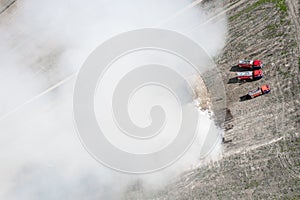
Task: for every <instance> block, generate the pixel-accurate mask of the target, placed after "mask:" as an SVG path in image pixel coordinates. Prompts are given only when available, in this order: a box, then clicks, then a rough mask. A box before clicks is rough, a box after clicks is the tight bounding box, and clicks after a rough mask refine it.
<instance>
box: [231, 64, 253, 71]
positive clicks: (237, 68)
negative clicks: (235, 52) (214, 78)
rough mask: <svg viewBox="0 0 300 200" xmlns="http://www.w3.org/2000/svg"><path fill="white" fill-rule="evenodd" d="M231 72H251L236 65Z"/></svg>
mask: <svg viewBox="0 0 300 200" xmlns="http://www.w3.org/2000/svg"><path fill="white" fill-rule="evenodd" d="M230 71H231V72H244V71H249V69H244V68H241V67H239V66H237V65H235V66H232V67H231V68H230Z"/></svg>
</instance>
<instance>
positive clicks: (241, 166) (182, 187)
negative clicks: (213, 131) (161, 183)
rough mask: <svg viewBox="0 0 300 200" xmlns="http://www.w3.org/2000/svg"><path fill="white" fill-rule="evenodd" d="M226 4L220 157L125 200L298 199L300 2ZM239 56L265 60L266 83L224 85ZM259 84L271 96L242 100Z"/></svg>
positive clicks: (263, 0) (261, 0) (221, 64)
mask: <svg viewBox="0 0 300 200" xmlns="http://www.w3.org/2000/svg"><path fill="white" fill-rule="evenodd" d="M224 6H225V10H226V12H227V16H228V21H229V36H228V38H227V43H226V46H225V48H224V52H223V54H222V55H221V56H220V57H219V58H218V59H217V64H218V67H219V70H220V72H221V74H222V79H223V82H224V85H225V89H226V94H227V109H226V110H225V112H226V121H225V123H224V124H223V126H224V129H225V135H224V154H223V155H222V158H221V159H220V160H219V161H217V162H214V163H212V164H210V165H208V166H205V167H202V168H199V169H197V170H194V171H190V172H187V173H186V174H185V175H183V176H182V177H181V178H180V179H178V180H176V181H174V183H173V184H170V185H169V186H168V187H166V188H164V189H162V190H161V191H152V192H143V190H142V189H141V188H142V186H140V187H138V189H136V190H135V191H131V192H129V193H128V194H127V196H126V197H125V199H172V200H173V199H282V198H285V199H300V156H299V155H300V132H299V131H300V129H299V124H300V116H299V114H300V113H299V107H300V103H299V101H300V93H299V90H300V82H299V78H300V76H299V70H300V56H299V55H300V54H299V52H300V39H299V38H300V37H299V36H300V28H299V24H300V14H299V13H300V12H299V11H300V1H298V2H297V1H296V0H286V1H284V0H251V1H246V0H226V1H224ZM244 58H248V59H261V60H263V61H264V63H265V64H266V66H265V68H264V69H263V70H264V74H265V77H264V78H263V79H261V80H258V81H253V82H244V83H235V81H230V80H233V79H232V78H234V77H235V71H237V70H238V68H236V66H235V65H236V64H237V61H238V60H240V59H244ZM265 83H267V84H269V85H270V86H271V90H272V91H271V93H269V94H267V95H264V96H262V97H258V98H256V99H252V100H247V101H240V97H241V96H243V95H245V94H247V92H248V91H249V90H252V89H255V88H257V87H259V86H260V85H262V84H265ZM208 88H209V87H208Z"/></svg>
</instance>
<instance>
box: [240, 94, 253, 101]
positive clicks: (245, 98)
mask: <svg viewBox="0 0 300 200" xmlns="http://www.w3.org/2000/svg"><path fill="white" fill-rule="evenodd" d="M250 99H251V97H250V96H249V95H244V96H241V97H240V101H248V100H250Z"/></svg>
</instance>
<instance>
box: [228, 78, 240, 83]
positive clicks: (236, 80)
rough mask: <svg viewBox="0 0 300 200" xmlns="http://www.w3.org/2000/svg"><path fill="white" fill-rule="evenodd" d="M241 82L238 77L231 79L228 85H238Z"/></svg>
mask: <svg viewBox="0 0 300 200" xmlns="http://www.w3.org/2000/svg"><path fill="white" fill-rule="evenodd" d="M238 82H239V80H238V79H237V77H234V78H231V79H229V80H228V82H227V84H232V83H238Z"/></svg>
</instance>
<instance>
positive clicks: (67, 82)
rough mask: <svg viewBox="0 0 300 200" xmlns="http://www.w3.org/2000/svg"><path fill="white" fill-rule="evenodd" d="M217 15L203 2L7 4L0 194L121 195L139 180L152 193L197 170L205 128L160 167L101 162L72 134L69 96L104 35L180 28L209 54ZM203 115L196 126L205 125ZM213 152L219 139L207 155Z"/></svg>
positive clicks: (0, 21)
mask: <svg viewBox="0 0 300 200" xmlns="http://www.w3.org/2000/svg"><path fill="white" fill-rule="evenodd" d="M198 2H200V1H198ZM0 5H1V4H0ZM191 5H192V6H191ZM216 5H217V4H216ZM217 12H222V8H221V7H220V6H211V5H210V4H207V5H206V8H203V7H201V6H200V5H195V6H193V2H192V1H188V0H130V1H129V0H100V1H98V0H90V1H84V0H72V1H71V0H65V1H59V0H44V1H33V0H22V1H16V2H15V3H14V4H12V5H11V6H10V7H9V8H8V9H7V10H6V11H4V12H3V13H2V14H1V15H0V44H1V45H0V58H1V66H0V136H1V140H0V158H1V164H0V176H1V180H0V199H120V198H122V197H123V195H124V193H125V192H126V191H127V190H128V188H130V187H129V186H131V185H133V184H134V183H135V181H137V180H139V181H141V182H142V184H143V185H144V187H145V190H147V188H151V189H153V188H154V189H155V188H157V187H163V186H164V185H165V184H167V183H168V182H169V181H170V180H171V178H174V176H175V175H179V174H180V173H183V172H184V171H186V170H189V169H192V168H195V167H197V166H198V165H199V163H200V162H199V151H200V149H199V148H198V146H197V145H199V144H200V143H201V132H203V131H206V129H207V128H208V127H203V128H202V129H200V130H199V138H198V140H197V141H196V142H195V145H193V146H192V147H191V149H190V150H189V151H188V152H187V154H186V155H185V156H184V157H183V158H182V159H181V160H179V162H178V163H176V164H175V165H173V166H172V167H170V168H167V169H165V170H163V171H161V172H158V173H154V174H149V175H144V176H133V175H125V174H120V173H118V172H114V171H112V170H110V169H108V168H106V167H103V166H102V165H100V164H99V163H98V162H96V161H95V160H94V159H93V158H92V157H91V156H90V155H89V154H88V153H87V152H86V151H85V150H84V148H83V147H82V145H81V144H80V141H79V139H78V137H77V135H76V131H75V129H74V123H73V116H72V92H73V86H74V82H75V75H76V73H77V72H78V70H79V68H80V66H81V65H82V63H83V62H84V60H85V59H86V58H87V56H88V55H89V54H90V53H91V52H92V51H93V50H94V49H95V48H96V47H97V46H98V45H100V44H101V43H102V42H103V41H105V40H107V39H109V38H110V37H112V36H114V35H117V34H119V33H122V32H125V31H130V30H133V29H139V28H148V27H159V28H165V29H170V30H175V31H178V32H180V33H182V34H185V35H187V36H189V37H191V38H192V39H194V40H195V41H196V42H198V43H199V44H200V45H201V46H202V47H203V48H204V49H205V50H206V51H207V52H208V54H209V55H210V56H211V57H216V56H217V55H219V54H220V53H221V51H222V48H223V45H224V44H225V39H226V33H227V29H226V17H225V15H222V16H221V17H218V18H217V19H213V20H211V18H212V17H213V16H214V14H215V13H217ZM208 20H209V21H208ZM202 114H203V119H202V120H203V122H204V123H207V124H208V126H209V124H211V123H213V122H212V121H211V120H210V118H209V117H208V115H207V114H206V113H205V112H203V113H202ZM205 120H206V121H205ZM219 131H220V130H217V128H216V133H217V134H219ZM220 152H221V145H220V144H218V145H217V147H216V148H215V150H214V151H213V152H211V154H210V155H209V157H208V158H207V161H209V160H211V159H215V158H216V157H217V156H218V155H219V153H220Z"/></svg>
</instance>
